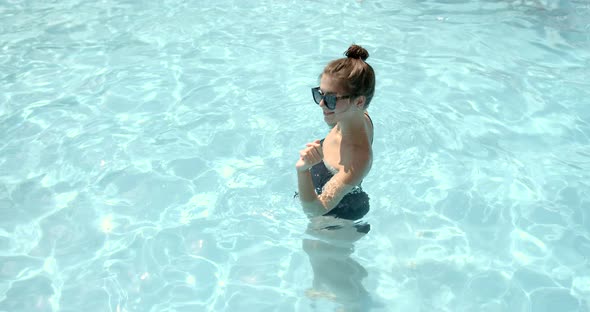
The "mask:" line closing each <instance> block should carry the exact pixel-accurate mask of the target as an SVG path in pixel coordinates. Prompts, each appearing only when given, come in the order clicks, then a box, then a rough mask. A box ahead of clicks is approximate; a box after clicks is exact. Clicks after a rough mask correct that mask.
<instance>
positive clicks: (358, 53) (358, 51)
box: [344, 44, 369, 61]
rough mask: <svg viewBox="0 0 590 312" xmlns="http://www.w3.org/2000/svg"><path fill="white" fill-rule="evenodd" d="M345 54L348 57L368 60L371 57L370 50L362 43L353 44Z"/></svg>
mask: <svg viewBox="0 0 590 312" xmlns="http://www.w3.org/2000/svg"><path fill="white" fill-rule="evenodd" d="M344 55H346V57H348V58H353V59H361V60H363V61H366V60H367V58H368V57H369V52H367V50H365V48H363V47H361V46H360V45H356V44H353V45H351V46H350V47H349V48H348V50H346V52H344Z"/></svg>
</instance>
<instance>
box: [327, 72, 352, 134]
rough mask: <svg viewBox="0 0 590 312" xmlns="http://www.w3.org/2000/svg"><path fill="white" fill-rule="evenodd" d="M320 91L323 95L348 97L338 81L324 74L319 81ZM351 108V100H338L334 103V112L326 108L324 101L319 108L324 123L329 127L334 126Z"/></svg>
mask: <svg viewBox="0 0 590 312" xmlns="http://www.w3.org/2000/svg"><path fill="white" fill-rule="evenodd" d="M320 90H321V91H322V93H323V94H332V95H336V96H338V97H341V96H348V95H349V94H348V93H346V91H345V89H344V88H343V87H342V84H341V82H340V81H338V80H336V79H333V78H332V76H330V75H326V74H324V75H322V77H321V79H320ZM351 106H352V103H351V98H345V99H339V100H338V101H337V102H336V107H335V108H334V110H330V109H329V108H328V107H326V104H325V103H324V100H322V101H321V102H320V107H321V108H322V111H323V113H324V121H325V122H326V123H327V124H328V125H330V126H334V125H336V123H337V122H338V121H339V120H341V119H342V117H344V116H345V113H346V112H348V111H349V110H350V108H351Z"/></svg>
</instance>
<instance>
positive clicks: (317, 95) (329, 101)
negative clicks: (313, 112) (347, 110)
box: [311, 87, 353, 110]
mask: <svg viewBox="0 0 590 312" xmlns="http://www.w3.org/2000/svg"><path fill="white" fill-rule="evenodd" d="M311 94H312V95H313V100H314V101H315V102H316V104H318V105H320V102H321V101H322V100H324V105H326V107H327V108H328V109H329V110H334V109H336V102H338V100H342V99H348V98H351V97H353V96H352V95H343V96H336V95H334V94H324V92H322V90H320V87H315V88H311Z"/></svg>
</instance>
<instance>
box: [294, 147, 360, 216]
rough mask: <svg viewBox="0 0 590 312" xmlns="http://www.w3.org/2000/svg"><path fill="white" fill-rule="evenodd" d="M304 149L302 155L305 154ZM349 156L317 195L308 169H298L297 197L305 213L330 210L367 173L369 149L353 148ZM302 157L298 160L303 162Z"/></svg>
mask: <svg viewBox="0 0 590 312" xmlns="http://www.w3.org/2000/svg"><path fill="white" fill-rule="evenodd" d="M304 151H305V150H304ZM304 151H302V155H304V156H305V155H306V153H305V152H304ZM351 156H352V157H350V158H349V161H348V162H347V163H344V164H343V165H344V166H343V168H342V169H341V170H340V171H339V172H338V173H337V174H335V175H334V176H333V177H332V178H331V179H330V180H329V181H328V182H327V183H326V185H324V188H323V190H322V194H321V195H319V196H318V195H317V194H316V192H315V189H314V185H313V181H312V179H311V174H310V172H309V170H299V169H298V172H297V180H298V186H299V198H300V200H301V204H302V206H303V208H304V210H305V212H306V213H307V214H311V215H322V214H325V213H326V212H328V211H330V210H332V209H333V208H334V207H336V205H338V203H340V201H341V200H342V198H343V197H344V196H345V195H346V194H348V193H349V192H350V191H351V190H352V189H353V188H354V186H355V185H358V184H359V183H360V181H361V180H362V179H363V177H364V176H365V175H366V173H368V171H369V169H370V167H371V156H370V150H360V149H355V150H352V151H351ZM312 158H313V157H310V158H309V159H312ZM304 159H305V157H302V158H301V160H300V161H303V162H305V161H304ZM320 161H321V160H320ZM301 168H305V167H301Z"/></svg>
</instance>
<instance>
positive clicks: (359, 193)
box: [310, 113, 373, 220]
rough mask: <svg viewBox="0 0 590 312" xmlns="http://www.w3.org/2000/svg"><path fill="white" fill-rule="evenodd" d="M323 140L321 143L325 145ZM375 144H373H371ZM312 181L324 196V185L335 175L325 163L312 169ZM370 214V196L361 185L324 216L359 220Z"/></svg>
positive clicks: (320, 163)
mask: <svg viewBox="0 0 590 312" xmlns="http://www.w3.org/2000/svg"><path fill="white" fill-rule="evenodd" d="M365 115H366V116H367V117H368V118H369V121H370V122H371V125H373V121H372V120H371V117H369V115H368V114H367V113H365ZM323 142H324V140H323V139H322V140H321V141H320V143H323ZM371 143H373V142H371ZM310 171H311V179H312V181H313V186H314V187H315V191H316V193H317V194H318V195H320V194H322V191H323V188H324V185H326V183H328V181H330V179H331V178H332V177H333V176H334V174H333V173H332V172H331V171H330V170H329V169H328V168H327V167H326V165H325V164H324V162H323V161H321V162H319V163H317V164H315V165H314V166H313V167H311V170H310ZM367 212H369V195H367V193H365V192H364V191H363V189H362V188H361V185H360V184H359V185H358V186H356V187H355V188H353V189H352V190H351V191H350V192H349V193H348V194H346V195H345V196H344V197H343V198H342V200H341V201H340V202H339V203H338V205H336V207H334V208H333V209H332V210H330V211H328V212H327V213H325V214H324V216H334V217H336V218H341V219H348V220H358V219H360V218H362V217H363V216H364V215H365V214H367Z"/></svg>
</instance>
